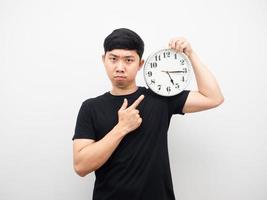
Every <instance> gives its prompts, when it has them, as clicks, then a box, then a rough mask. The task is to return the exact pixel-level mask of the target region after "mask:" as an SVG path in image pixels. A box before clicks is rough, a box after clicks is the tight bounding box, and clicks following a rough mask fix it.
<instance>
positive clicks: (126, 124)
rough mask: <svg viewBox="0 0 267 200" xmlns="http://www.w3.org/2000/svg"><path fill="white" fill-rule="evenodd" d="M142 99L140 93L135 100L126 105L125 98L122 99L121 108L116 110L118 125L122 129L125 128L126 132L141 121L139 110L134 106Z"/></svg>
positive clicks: (137, 125) (134, 127)
mask: <svg viewBox="0 0 267 200" xmlns="http://www.w3.org/2000/svg"><path fill="white" fill-rule="evenodd" d="M143 99H144V95H141V96H140V97H139V98H138V99H137V100H135V102H134V103H133V104H132V105H131V106H129V107H128V108H127V106H128V101H127V99H124V101H123V104H122V106H121V108H120V109H119V111H118V118H119V122H118V125H119V127H121V128H122V129H123V130H126V134H127V133H129V132H131V131H133V130H135V129H137V128H138V127H139V126H140V125H141V123H142V118H141V117H140V115H139V110H137V109H136V107H137V106H138V105H139V104H140V102H141V101H142V100H143Z"/></svg>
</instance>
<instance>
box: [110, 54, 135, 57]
mask: <svg viewBox="0 0 267 200" xmlns="http://www.w3.org/2000/svg"><path fill="white" fill-rule="evenodd" d="M109 56H114V57H120V56H118V55H116V54H113V53H110V54H109ZM122 57H123V58H134V56H132V55H129V56H122Z"/></svg>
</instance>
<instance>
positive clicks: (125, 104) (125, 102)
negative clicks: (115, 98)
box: [120, 98, 128, 110]
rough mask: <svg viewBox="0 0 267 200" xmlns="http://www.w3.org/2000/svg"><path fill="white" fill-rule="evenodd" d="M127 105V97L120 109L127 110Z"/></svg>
mask: <svg viewBox="0 0 267 200" xmlns="http://www.w3.org/2000/svg"><path fill="white" fill-rule="evenodd" d="M127 105H128V101H127V99H126V98H125V99H124V100H123V104H122V106H121V108H120V110H125V109H126V108H127Z"/></svg>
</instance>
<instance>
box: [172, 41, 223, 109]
mask: <svg viewBox="0 0 267 200" xmlns="http://www.w3.org/2000/svg"><path fill="white" fill-rule="evenodd" d="M170 47H171V48H173V49H175V50H176V51H178V52H183V53H185V54H186V55H187V56H188V58H189V60H190V61H191V63H192V67H193V70H194V74H195V77H196V82H197V86H198V91H191V92H190V93H189V95H188V98H187V100H186V102H185V105H184V108H183V112H184V113H191V112H198V111H202V110H207V109H211V108H214V107H217V106H219V105H220V104H222V103H223V101H224V97H223V95H222V93H221V90H220V88H219V85H218V83H217V81H216V79H215V77H214V76H213V74H212V73H211V72H210V70H209V69H208V68H207V67H206V66H205V65H204V64H202V63H201V61H200V59H199V57H198V56H197V54H196V53H195V52H194V51H193V49H192V48H191V46H190V44H189V43H188V42H187V41H186V40H185V39H184V38H181V37H180V38H175V39H173V40H171V42H170Z"/></svg>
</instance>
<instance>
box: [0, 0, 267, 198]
mask: <svg viewBox="0 0 267 200" xmlns="http://www.w3.org/2000/svg"><path fill="white" fill-rule="evenodd" d="M266 10H267V3H266V1H264V0H250V1H248V0H242V1H241V0H237V1H233V0H223V1H212V0H209V1H208V0H206V1H204V0H202V1H193V0H186V1H185V0H184V1H177V0H176V1H169V0H164V1H137V0H135V1H125V0H121V1H115V0H114V1H103V0H97V1H88V0H87V1H85V0H84V1H74V0H73V1H69V0H46V1H40V0H21V1H19V0H17V1H15V0H0V136H1V140H0V159H1V160H0V163H1V165H0V199H1V200H14V199H29V200H31V199H32V200H33V199H38V200H47V199H51V200H61V199H62V200H63V199H64V200H71V199H80V200H86V199H91V196H92V191H93V183H94V174H90V175H88V176H87V177H85V178H80V177H79V176H77V175H76V174H75V173H74V171H73V168H72V140H71V138H72V136H73V132H74V126H75V122H76V117H77V113H78V109H79V107H80V105H81V103H82V101H84V100H85V99H87V98H90V97H94V96H98V95H100V94H102V93H104V92H106V91H108V90H109V89H110V82H109V80H108V78H107V76H106V74H105V70H104V67H103V65H102V61H101V55H102V54H103V40H104V38H105V37H106V36H107V35H108V34H109V33H110V32H111V31H112V30H113V29H115V28H120V27H127V28H130V29H133V30H134V31H136V32H137V33H138V34H139V35H140V36H141V37H142V38H143V39H144V41H145V45H146V46H145V54H144V58H146V57H147V56H148V55H149V54H150V53H152V52H153V51H155V50H159V49H161V48H165V47H166V46H167V44H168V42H169V39H171V38H172V37H175V36H184V37H186V38H187V39H188V40H189V41H190V42H191V44H192V47H193V48H194V49H195V50H196V52H197V53H198V55H199V56H200V58H201V60H202V61H203V62H204V63H205V64H207V66H208V67H209V68H210V70H211V71H212V72H213V74H214V75H215V76H216V78H217V80H218V82H219V83H220V86H221V89H222V91H223V94H224V96H225V102H224V104H223V105H221V106H220V107H218V108H216V109H212V110H209V111H205V112H199V113H194V114H187V115H185V116H174V117H173V118H172V122H171V126H170V130H169V152H170V159H171V169H172V175H173V183H174V189H175V194H176V198H177V199H178V200H196V199H198V200H215V199H216V200H251V199H253V200H266V199H267V191H266V188H267V145H266V144H267V136H266V133H267V131H266V130H267V125H266V119H267V107H266V102H267V94H266V83H267V79H266V74H267V70H266V67H267V66H266V52H267V37H266V35H267V16H266ZM137 81H138V84H139V85H141V86H143V85H144V80H143V75H142V71H140V73H139V74H138V77H137ZM190 87H192V89H194V88H195V84H194V82H193V83H192V84H191V86H190Z"/></svg>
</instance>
